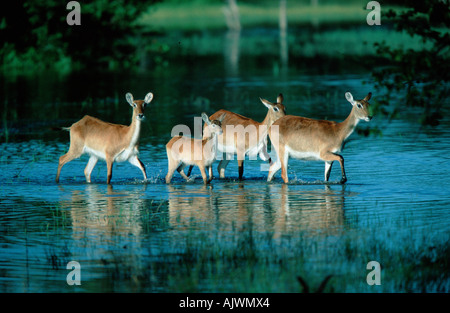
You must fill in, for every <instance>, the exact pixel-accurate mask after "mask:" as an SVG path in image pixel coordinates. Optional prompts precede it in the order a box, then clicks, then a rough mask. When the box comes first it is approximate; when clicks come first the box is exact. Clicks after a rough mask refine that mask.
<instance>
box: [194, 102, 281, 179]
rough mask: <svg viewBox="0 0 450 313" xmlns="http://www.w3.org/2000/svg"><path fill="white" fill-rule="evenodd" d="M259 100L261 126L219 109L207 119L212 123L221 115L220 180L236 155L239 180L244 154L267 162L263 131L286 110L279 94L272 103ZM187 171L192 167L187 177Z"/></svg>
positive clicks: (246, 118)
mask: <svg viewBox="0 0 450 313" xmlns="http://www.w3.org/2000/svg"><path fill="white" fill-rule="evenodd" d="M260 100H261V102H262V103H263V104H264V105H265V106H266V107H267V109H268V111H267V115H266V117H265V118H264V120H263V121H262V122H261V123H260V122H257V121H254V120H252V119H251V118H248V117H245V116H242V115H240V114H237V113H233V112H230V111H227V110H223V109H222V110H219V111H217V112H216V113H214V114H213V115H211V116H210V119H211V120H214V119H217V118H219V117H220V116H222V115H224V114H225V118H224V120H223V121H222V129H223V133H222V134H221V135H219V137H218V152H219V153H222V154H223V155H224V158H223V159H222V160H221V161H220V162H219V166H218V168H217V170H218V172H219V176H220V178H225V169H226V167H227V165H228V163H229V162H230V160H231V159H233V158H234V154H236V155H237V161H238V169H239V179H240V180H241V179H242V177H243V174H244V160H245V156H246V155H249V156H251V157H256V156H257V155H258V154H259V157H260V158H261V159H262V160H263V161H269V162H271V160H270V156H269V154H268V153H267V132H268V129H269V127H270V125H272V124H273V122H275V121H276V120H277V119H279V118H280V117H282V116H285V115H286V109H285V106H284V105H283V95H282V94H279V95H278V97H277V102H275V103H272V102H270V101H268V100H265V99H261V98H260ZM191 170H192V166H191V167H190V169H189V172H188V176H189V175H190V172H191Z"/></svg>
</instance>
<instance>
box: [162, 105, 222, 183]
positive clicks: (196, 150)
mask: <svg viewBox="0 0 450 313" xmlns="http://www.w3.org/2000/svg"><path fill="white" fill-rule="evenodd" d="M224 118H225V114H222V115H221V116H220V117H219V118H218V119H215V120H210V119H209V118H208V115H206V114H205V113H202V119H203V121H204V122H205V125H206V127H205V128H204V130H203V131H204V134H203V139H194V138H187V137H182V136H175V137H173V138H172V139H171V140H170V141H169V142H168V143H167V145H166V151H167V159H168V161H169V170H168V172H167V176H166V183H167V184H169V183H170V181H171V180H172V176H173V173H174V172H175V170H177V171H178V172H179V173H180V174H181V176H183V178H184V179H186V180H187V181H188V180H189V177H188V176H186V174H185V173H184V171H183V169H184V168H185V167H186V165H191V166H194V165H197V166H198V167H199V168H200V172H201V174H202V178H203V182H204V183H205V184H207V183H209V182H210V181H211V180H212V169H211V165H212V164H213V162H214V161H215V160H216V154H217V137H218V136H219V135H220V134H222V126H221V125H222V121H223V119H224ZM205 169H207V170H208V172H209V180H208V179H207V176H206V172H205Z"/></svg>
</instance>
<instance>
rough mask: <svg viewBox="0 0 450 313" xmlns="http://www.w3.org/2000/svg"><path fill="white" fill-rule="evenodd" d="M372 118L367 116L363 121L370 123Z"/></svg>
mask: <svg viewBox="0 0 450 313" xmlns="http://www.w3.org/2000/svg"><path fill="white" fill-rule="evenodd" d="M372 118H373V116H368V117H366V118H365V121H366V122H370V121H371V120H372Z"/></svg>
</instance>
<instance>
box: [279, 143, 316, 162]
mask: <svg viewBox="0 0 450 313" xmlns="http://www.w3.org/2000/svg"><path fill="white" fill-rule="evenodd" d="M285 149H286V152H287V153H289V156H290V157H293V158H296V159H299V160H305V161H320V160H322V159H321V158H320V156H319V153H318V152H309V151H296V150H293V149H291V148H289V147H288V146H286V148H285Z"/></svg>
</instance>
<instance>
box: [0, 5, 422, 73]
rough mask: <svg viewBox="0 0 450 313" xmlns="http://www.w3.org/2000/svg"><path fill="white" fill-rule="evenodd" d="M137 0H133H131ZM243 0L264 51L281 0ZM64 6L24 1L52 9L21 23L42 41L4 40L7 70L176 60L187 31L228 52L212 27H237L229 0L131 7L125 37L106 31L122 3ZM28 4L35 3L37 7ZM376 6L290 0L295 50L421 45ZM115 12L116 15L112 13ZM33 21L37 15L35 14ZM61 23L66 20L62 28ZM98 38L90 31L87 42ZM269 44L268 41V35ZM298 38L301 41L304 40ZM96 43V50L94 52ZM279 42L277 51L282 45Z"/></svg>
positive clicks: (244, 14)
mask: <svg viewBox="0 0 450 313" xmlns="http://www.w3.org/2000/svg"><path fill="white" fill-rule="evenodd" d="M313 2H314V1H313ZM130 5H132V4H128V6H130ZM237 5H238V12H239V13H238V14H239V21H240V22H239V23H240V26H241V28H240V29H241V30H242V32H243V33H244V32H246V31H252V34H251V35H250V36H248V38H246V42H245V45H243V44H241V46H242V52H241V53H242V54H245V55H255V54H256V55H257V54H258V53H259V51H260V49H259V48H258V47H260V46H264V42H265V41H264V40H263V39H264V38H266V37H275V40H276V44H277V45H278V44H279V43H278V38H276V37H279V34H278V29H279V27H280V26H279V25H280V6H279V2H278V1H276V2H263V4H260V2H257V3H250V2H245V1H237ZM141 6H142V5H141ZM112 7H114V6H112ZM57 9H58V10H59V8H56V7H54V8H52V7H48V8H46V10H43V9H42V6H39V5H36V8H33V10H34V11H33V10H31V11H32V12H33V13H29V12H28V11H26V10H25V9H23V10H25V11H26V13H23V14H25V18H27V16H28V17H33V20H34V19H36V16H39V15H43V13H48V14H47V15H46V17H43V18H42V19H39V20H41V23H39V24H37V25H29V28H30V29H29V30H23V29H22V31H23V32H24V33H27V34H28V36H29V35H30V32H31V35H32V37H31V38H35V40H36V43H35V44H31V41H30V39H28V41H27V42H26V43H22V42H20V40H19V42H9V41H8V40H6V41H5V43H4V44H3V46H2V47H0V58H1V60H2V62H1V65H0V70H1V71H2V72H4V73H5V72H8V74H12V73H14V72H17V73H21V74H23V73H28V74H34V73H36V72H39V71H42V70H52V71H56V72H59V73H63V74H64V73H69V72H71V71H73V70H82V69H85V68H86V67H90V68H99V69H106V70H118V69H121V68H124V67H125V68H135V69H137V68H138V67H139V64H141V63H142V62H140V60H141V58H142V54H147V55H150V58H152V60H151V61H150V64H151V65H160V64H167V63H168V62H169V61H170V60H169V61H167V59H170V57H171V56H172V54H174V53H178V50H177V49H172V50H173V51H171V48H175V47H176V45H175V44H174V43H173V38H172V37H174V36H175V37H177V38H179V37H180V36H182V37H184V38H183V39H184V41H183V43H186V45H187V46H191V47H193V48H192V49H189V51H188V52H189V53H193V54H194V55H202V54H205V53H207V52H210V51H211V49H216V50H217V52H218V53H221V52H223V43H222V41H223V38H222V37H223V36H211V35H208V34H209V33H211V32H212V33H214V32H226V31H227V29H230V28H229V27H230V26H229V23H228V22H227V18H226V15H227V13H226V11H227V6H226V3H225V2H210V1H205V0H203V1H193V2H190V3H189V4H186V2H178V1H176V0H171V1H163V2H157V3H150V4H149V5H147V6H146V7H145V8H144V9H143V10H142V11H137V10H134V12H132V13H123V14H128V15H130V16H129V17H127V18H129V19H133V21H132V23H129V24H130V25H129V26H128V25H123V24H126V23H125V22H117V24H118V26H117V25H115V26H114V28H116V29H117V31H115V33H114V36H116V37H118V38H112V37H111V38H110V36H111V35H112V34H111V33H108V32H106V33H105V31H107V29H108V27H109V26H108V25H109V24H111V23H115V22H114V20H116V18H114V14H116V15H121V14H122V13H120V12H119V13H116V11H117V10H116V11H111V12H109V11H108V10H113V9H112V8H109V9H108V8H102V9H103V12H102V14H100V16H101V18H100V19H99V20H98V21H95V19H98V17H95V13H96V10H97V8H96V7H92V6H88V5H86V6H83V8H82V20H81V26H66V25H65V17H66V16H65V15H62V16H61V13H64V14H66V13H68V12H69V11H67V12H65V11H63V12H61V10H59V11H58V10H57ZM27 10H29V11H30V9H27ZM123 10H126V8H124V9H123ZM385 10H388V8H387V7H386V8H385V7H383V11H385ZM47 11H48V12H47ZM383 11H382V12H381V14H383ZM139 12H141V13H139ZM369 12H370V10H366V9H365V7H364V6H363V5H362V3H359V2H350V3H347V2H346V3H345V4H341V3H335V4H321V3H319V4H317V5H313V4H311V2H309V1H308V2H297V1H286V12H285V19H286V21H285V22H286V24H285V25H286V27H287V33H286V34H287V40H288V44H289V45H288V47H289V50H288V53H289V54H291V55H293V56H305V57H314V56H325V57H331V58H340V57H342V56H343V55H349V54H351V55H353V56H355V55H356V56H358V57H359V56H366V55H367V56H374V55H375V52H374V50H375V49H374V48H373V44H374V43H375V42H378V41H381V40H386V41H387V43H388V44H392V45H396V46H398V47H406V48H412V49H415V48H416V47H419V46H420V45H421V43H420V38H411V37H409V35H408V34H406V33H399V32H396V31H393V30H388V32H387V34H386V28H390V27H389V25H382V26H381V27H382V28H383V29H380V27H378V28H377V27H370V26H368V25H367V23H366V17H367V14H368V13H369ZM123 14H122V15H123ZM91 16H94V17H91ZM108 16H111V18H110V19H109V20H108ZM382 18H383V15H382ZM124 20H126V19H124ZM5 21H6V19H5V18H3V19H2V23H1V28H0V31H1V30H3V31H6V32H7V31H8V27H9V25H8V23H7V22H5ZM29 23H32V22H31V20H30V22H29ZM55 25H59V27H56V28H55ZM61 25H62V27H61ZM33 26H34V27H33ZM77 27H80V28H77ZM93 27H94V28H95V29H96V30H95V32H94V34H91V31H92V28H93ZM298 27H302V29H303V28H304V30H305V31H304V33H300V34H298V33H299V32H295V31H294V30H295V28H298ZM258 30H259V31H258ZM272 33H274V34H272ZM24 35H25V34H24ZM94 35H95V36H97V37H98V36H101V37H103V38H101V40H100V41H96V42H95V43H94V42H92V44H90V47H89V48H88V49H87V50H86V49H85V50H86V51H83V49H79V48H78V49H76V47H77V46H76V45H79V44H80V38H88V37H92V36H94ZM214 37H216V38H214ZM243 37H245V36H244V35H243ZM247 39H248V40H247ZM21 40H22V39H21ZM92 40H93V39H89V38H88V42H87V44H89V42H91V41H92ZM217 40H219V42H217ZM110 41H111V42H110ZM272 41H273V40H271V41H270V43H272ZM108 42H110V43H108ZM85 44H86V43H85ZM197 45H199V46H197ZM255 45H257V46H255ZM265 45H266V46H267V42H266V44H265ZM297 45H300V46H301V48H300V49H299V48H297V47H296V46H297ZM205 49H206V50H205ZM89 50H92V52H91V53H89ZM139 50H142V52H140V51H139ZM175 50H176V51H175ZM219 50H220V51H219ZM265 50H267V48H265V47H263V51H265ZM273 50H277V51H278V49H273ZM138 51H139V52H138ZM185 51H186V50H183V52H185ZM205 51H206V52H205ZM97 54H98V56H97ZM172 57H173V56H172ZM176 57H178V56H176ZM147 64H148V62H147Z"/></svg>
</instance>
